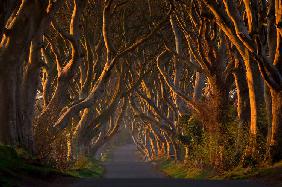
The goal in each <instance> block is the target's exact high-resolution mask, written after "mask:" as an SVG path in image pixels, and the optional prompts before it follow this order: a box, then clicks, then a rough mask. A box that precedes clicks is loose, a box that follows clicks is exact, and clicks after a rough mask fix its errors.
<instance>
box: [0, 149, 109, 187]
mask: <svg viewBox="0 0 282 187" xmlns="http://www.w3.org/2000/svg"><path fill="white" fill-rule="evenodd" d="M103 172H104V169H103V167H102V166H101V164H100V162H98V161H96V160H95V159H91V158H87V157H81V158H79V160H78V161H76V162H75V163H74V164H73V165H72V166H71V167H70V168H69V169H66V170H58V169H55V168H53V167H51V166H48V165H43V164H41V163H40V162H39V161H38V160H36V158H34V157H33V156H32V155H30V154H29V153H28V152H26V151H24V150H23V149H14V148H12V147H9V146H3V145H0V184H1V185H2V186H7V187H8V186H15V185H18V182H17V181H19V179H20V178H22V177H30V178H34V179H41V180H48V179H49V178H52V177H54V176H55V177H60V176H61V177H65V176H66V177H79V178H99V177H101V176H102V175H103Z"/></svg>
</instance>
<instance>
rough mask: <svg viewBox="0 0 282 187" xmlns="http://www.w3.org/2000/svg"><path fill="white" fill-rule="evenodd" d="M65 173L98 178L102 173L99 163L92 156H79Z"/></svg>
mask: <svg viewBox="0 0 282 187" xmlns="http://www.w3.org/2000/svg"><path fill="white" fill-rule="evenodd" d="M66 173H67V174H69V175H71V176H74V177H80V178H100V177H101V176H102V174H103V173H104V169H103V167H102V166H101V163H100V162H99V161H97V160H95V159H93V158H89V157H85V156H80V157H79V158H78V159H77V160H76V161H75V162H74V164H73V165H72V166H71V167H70V168H69V169H67V170H66Z"/></svg>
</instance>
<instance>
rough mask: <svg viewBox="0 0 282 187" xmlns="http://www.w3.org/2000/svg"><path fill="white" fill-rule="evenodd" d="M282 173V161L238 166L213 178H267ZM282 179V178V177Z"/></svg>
mask: <svg viewBox="0 0 282 187" xmlns="http://www.w3.org/2000/svg"><path fill="white" fill-rule="evenodd" d="M281 174H282V161H280V162H278V163H275V164H274V165H273V166H264V167H257V168H242V167H237V168H235V169H233V170H231V171H227V172H225V173H223V174H222V175H218V176H214V177H213V179H249V178H267V177H270V178H271V177H275V176H278V175H281ZM281 180H282V178H281Z"/></svg>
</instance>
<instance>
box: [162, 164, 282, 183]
mask: <svg viewBox="0 0 282 187" xmlns="http://www.w3.org/2000/svg"><path fill="white" fill-rule="evenodd" d="M159 166H160V169H161V170H162V171H163V172H164V173H166V174H167V175H168V176H170V177H172V178H189V179H210V180H223V179H233V180H240V179H241V180H242V179H258V178H259V179H267V180H270V181H274V183H275V181H276V183H279V184H281V182H282V177H281V174H282V161H281V162H278V163H276V164H274V165H273V166H262V167H257V168H242V167H237V168H235V169H233V170H231V171H226V172H223V173H220V174H219V173H216V172H215V171H213V170H212V169H200V168H191V167H189V166H188V165H185V164H183V163H180V162H175V161H169V160H161V161H159Z"/></svg>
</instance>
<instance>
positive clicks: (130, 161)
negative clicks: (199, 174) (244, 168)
mask: <svg viewBox="0 0 282 187" xmlns="http://www.w3.org/2000/svg"><path fill="white" fill-rule="evenodd" d="M104 166H105V169H106V173H105V176H104V177H105V179H82V180H79V181H76V182H75V183H73V184H71V185H64V186H70V187H267V186H266V185H263V184H259V183H255V182H253V181H235V180H232V181H228V180H225V181H219V180H218V181H217V180H187V179H171V178H167V177H166V176H165V175H164V174H162V173H161V172H159V171H157V170H156V169H155V168H154V167H153V166H152V165H151V164H150V163H148V162H144V161H142V160H141V157H140V155H139V154H138V152H137V150H136V147H135V146H134V145H131V144H129V145H123V146H120V147H117V148H116V149H115V150H113V152H112V157H111V159H110V160H109V161H107V162H105V163H104Z"/></svg>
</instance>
